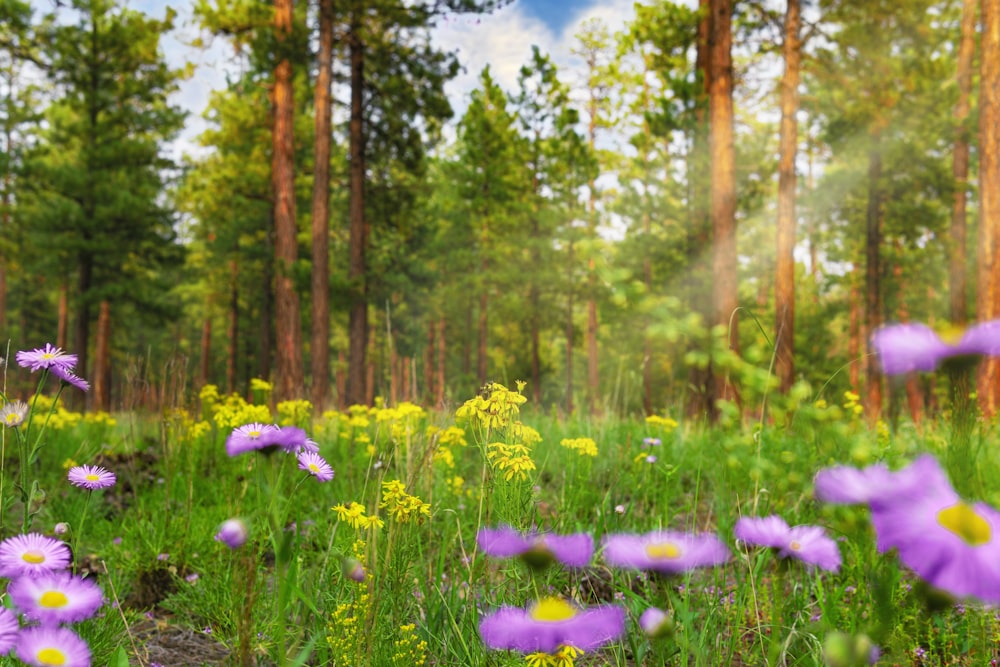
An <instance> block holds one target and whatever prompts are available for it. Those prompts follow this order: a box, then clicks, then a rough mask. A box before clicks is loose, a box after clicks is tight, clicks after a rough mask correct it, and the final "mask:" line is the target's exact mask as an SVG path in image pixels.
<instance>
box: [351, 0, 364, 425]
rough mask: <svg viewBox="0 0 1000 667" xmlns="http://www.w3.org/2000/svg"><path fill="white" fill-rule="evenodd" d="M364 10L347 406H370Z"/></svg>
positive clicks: (355, 113)
mask: <svg viewBox="0 0 1000 667" xmlns="http://www.w3.org/2000/svg"><path fill="white" fill-rule="evenodd" d="M360 12H361V10H360V8H358V7H357V6H355V7H353V8H352V15H351V25H350V28H349V31H348V35H347V43H348V50H349V58H350V70H351V74H350V77H351V116H350V121H349V124H348V154H349V157H350V160H349V161H350V165H349V171H348V174H349V181H350V185H349V188H350V191H349V195H348V197H349V203H348V218H349V220H350V222H349V226H350V232H349V239H348V255H349V257H348V273H347V277H348V279H349V280H350V283H351V305H350V310H349V314H348V338H349V340H348V348H349V349H348V362H347V363H348V366H347V404H348V405H367V404H368V401H367V397H368V394H369V391H368V388H367V387H366V380H367V377H368V372H367V367H368V359H367V346H368V288H367V281H366V278H365V274H366V271H367V269H366V265H365V250H366V245H367V230H366V225H365V204H364V193H365V146H364V143H365V136H364V125H363V115H362V114H363V112H364V108H363V104H364V82H365V80H364V72H365V55H364V44H363V43H362V41H361V35H360V30H361V24H360V21H361V16H360Z"/></svg>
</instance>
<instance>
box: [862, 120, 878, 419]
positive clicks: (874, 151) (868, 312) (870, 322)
mask: <svg viewBox="0 0 1000 667" xmlns="http://www.w3.org/2000/svg"><path fill="white" fill-rule="evenodd" d="M872 143H873V145H872V148H871V151H870V152H869V154H868V208H867V211H866V213H865V327H866V329H867V332H868V336H867V337H866V341H865V344H866V346H867V350H868V355H867V356H866V357H865V401H864V405H865V415H866V416H867V418H868V421H869V422H871V423H875V422H876V421H877V420H878V418H879V415H881V413H882V370H881V368H880V367H879V359H878V357H877V355H875V354H874V351H873V350H872V349H871V333H872V332H874V331H875V330H876V329H877V328H878V327H879V325H881V324H882V268H881V244H882V231H881V225H882V191H881V187H880V184H879V181H880V179H881V178H882V154H881V152H880V147H879V143H880V138H879V135H878V134H877V133H876V134H874V135H873V136H872Z"/></svg>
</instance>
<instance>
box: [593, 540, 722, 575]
mask: <svg viewBox="0 0 1000 667" xmlns="http://www.w3.org/2000/svg"><path fill="white" fill-rule="evenodd" d="M603 545H604V560H605V561H607V563H608V564H609V565H611V566H613V567H627V568H633V569H638V570H651V571H653V572H658V573H660V574H678V573H680V572H685V571H687V570H691V569H694V568H696V567H710V566H713V565H719V564H721V563H724V562H726V561H727V560H728V559H729V548H728V547H726V545H725V543H723V541H722V540H720V539H719V538H718V536H716V535H714V534H712V533H701V534H697V535H696V534H692V533H681V532H675V531H669V530H661V531H655V532H652V533H646V534H644V535H631V534H620V535H607V536H605V537H604V540H603Z"/></svg>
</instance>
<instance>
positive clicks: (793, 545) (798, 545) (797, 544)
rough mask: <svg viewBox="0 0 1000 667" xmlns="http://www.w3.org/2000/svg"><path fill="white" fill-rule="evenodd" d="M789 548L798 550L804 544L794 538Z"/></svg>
mask: <svg viewBox="0 0 1000 667" xmlns="http://www.w3.org/2000/svg"><path fill="white" fill-rule="evenodd" d="M788 548H789V549H791V550H792V551H798V550H799V549H801V548H802V545H801V544H799V543H798V542H796V541H795V540H792V541H791V542H789V544H788Z"/></svg>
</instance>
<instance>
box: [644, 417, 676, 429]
mask: <svg viewBox="0 0 1000 667" xmlns="http://www.w3.org/2000/svg"><path fill="white" fill-rule="evenodd" d="M646 423H647V424H649V425H650V426H652V427H653V428H658V429H660V430H661V431H662V432H663V433H671V432H673V430H674V429H675V428H677V422H676V421H675V420H673V419H671V418H670V417H660V416H659V415H649V416H648V417H646Z"/></svg>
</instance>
